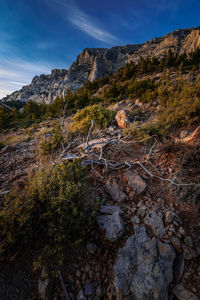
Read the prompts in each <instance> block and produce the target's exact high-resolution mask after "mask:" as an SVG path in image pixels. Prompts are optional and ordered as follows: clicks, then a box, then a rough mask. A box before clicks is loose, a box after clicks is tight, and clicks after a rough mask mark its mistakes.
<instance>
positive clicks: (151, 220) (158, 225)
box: [144, 210, 165, 238]
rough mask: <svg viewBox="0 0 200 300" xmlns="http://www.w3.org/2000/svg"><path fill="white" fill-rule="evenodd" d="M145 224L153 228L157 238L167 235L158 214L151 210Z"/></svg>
mask: <svg viewBox="0 0 200 300" xmlns="http://www.w3.org/2000/svg"><path fill="white" fill-rule="evenodd" d="M144 223H145V224H146V225H147V226H148V227H150V228H151V230H152V231H153V233H154V234H155V236H156V237H158V238H162V237H163V235H164V233H165V228H164V225H163V221H162V219H161V218H160V216H158V214H157V213H156V212H155V211H154V210H151V211H150V212H149V213H148V214H147V215H146V217H145V219H144Z"/></svg>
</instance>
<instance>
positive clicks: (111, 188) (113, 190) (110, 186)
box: [106, 179, 127, 202]
mask: <svg viewBox="0 0 200 300" xmlns="http://www.w3.org/2000/svg"><path fill="white" fill-rule="evenodd" d="M106 188H107V190H108V192H109V194H110V195H111V197H112V199H113V200H114V201H117V202H121V201H124V200H125V199H126V198H127V197H126V194H124V192H123V191H122V190H121V188H120V186H119V184H118V183H117V181H116V180H115V179H113V180H112V181H111V180H109V181H108V182H107V183H106Z"/></svg>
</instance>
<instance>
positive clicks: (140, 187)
mask: <svg viewBox="0 0 200 300" xmlns="http://www.w3.org/2000/svg"><path fill="white" fill-rule="evenodd" d="M125 177H126V179H127V181H128V185H129V186H130V187H131V188H132V189H133V190H134V191H136V192H137V193H138V194H140V193H142V192H144V190H145V189H146V187H147V184H146V182H145V181H144V180H143V179H142V177H141V176H140V175H138V174H136V173H133V172H132V171H130V170H129V171H127V172H126V173H125Z"/></svg>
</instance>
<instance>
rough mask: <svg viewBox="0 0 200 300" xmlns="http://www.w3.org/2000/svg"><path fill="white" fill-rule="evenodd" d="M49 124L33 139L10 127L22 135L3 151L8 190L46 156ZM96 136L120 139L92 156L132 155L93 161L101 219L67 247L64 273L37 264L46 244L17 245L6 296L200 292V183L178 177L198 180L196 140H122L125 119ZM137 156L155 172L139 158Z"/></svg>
mask: <svg viewBox="0 0 200 300" xmlns="http://www.w3.org/2000/svg"><path fill="white" fill-rule="evenodd" d="M122 115H123V114H122ZM45 126H46V127H48V126H49V125H48V124H46V123H45V124H43V125H40V126H39V127H38V128H36V129H35V131H34V134H32V135H31V137H29V138H26V139H23V138H21V139H20V138H19V137H18V138H17V139H16V135H17V136H20V135H25V131H23V130H22V131H21V132H20V131H18V132H17V133H16V132H11V133H10V132H9V133H5V136H4V137H3V139H4V140H5V139H6V138H7V137H8V135H9V136H10V135H11V136H12V137H13V136H14V137H15V139H14V141H15V142H14V143H12V142H10V144H9V145H7V146H5V147H4V148H3V149H2V150H1V152H0V169H1V178H0V183H1V195H3V194H5V193H8V192H9V191H10V189H11V188H13V187H14V188H23V180H24V179H25V177H26V175H27V174H28V172H29V170H30V169H31V168H37V167H38V165H39V164H40V159H39V154H38V150H37V145H38V143H39V140H40V138H41V135H40V134H39V132H41V128H42V127H45ZM43 132H44V135H48V130H43ZM185 134H186V135H187V136H189V133H185ZM195 137H196V136H195ZM95 138H96V140H98V141H100V140H101V141H102V140H103V141H104V142H105V141H114V142H112V143H109V144H105V143H104V144H102V145H103V146H102V148H101V147H99V148H98V146H96V145H94V147H93V146H91V147H90V150H89V151H88V152H87V151H86V154H87V158H88V155H90V157H91V159H92V158H93V154H92V152H95V153H96V155H98V156H99V155H101V158H103V159H104V162H105V161H106V162H107V163H109V162H111V161H112V162H115V163H122V162H128V163H129V165H128V164H126V165H123V167H122V168H115V167H113V168H112V167H111V166H110V165H108V167H106V166H105V164H104V165H97V164H95V162H94V165H93V167H92V168H90V171H89V174H88V176H89V178H90V182H91V184H92V185H93V187H94V191H95V193H94V194H95V197H97V198H98V200H101V203H102V205H101V208H100V211H99V214H98V217H97V222H96V227H95V228H94V230H93V231H92V232H91V233H90V235H89V236H88V239H87V241H86V243H84V244H83V245H82V246H80V247H79V248H78V249H77V250H76V251H74V250H73V251H72V250H70V249H68V251H67V253H66V263H65V265H64V266H63V269H62V270H61V273H60V279H58V280H49V279H47V278H45V276H43V275H44V274H37V273H33V272H32V267H31V264H32V263H31V262H32V261H33V259H34V256H35V255H36V253H37V251H38V248H39V245H33V247H32V248H31V249H32V250H31V251H30V249H23V253H21V252H20V253H15V254H14V255H13V257H11V258H9V263H7V264H6V265H5V264H4V263H2V262H1V273H0V282H1V285H0V299H2V300H6V299H7V300H8V299H12V300H13V299H54V300H59V299H71V300H72V299H74V300H75V299H77V300H81V299H94V300H98V299H99V300H100V299H109V300H111V299H118V300H119V299H123V300H124V299H141V300H142V299H161V300H164V299H179V300H188V299H191V300H192V299H194V300H195V299H200V263H199V257H200V234H199V233H200V214H199V206H198V205H199V203H200V202H199V186H197V187H196V185H195V188H194V186H192V187H191V186H177V185H175V184H173V183H180V181H181V182H183V183H191V182H194V183H196V184H197V183H199V179H200V174H199V169H198V167H199V156H198V155H199V154H198V153H199V152H198V151H199V150H198V147H197V146H196V143H195V145H193V144H192V145H188V144H182V143H181V139H182V138H184V137H183V132H182V133H181V134H180V135H179V136H178V137H176V138H178V140H176V143H175V139H174V140H173V141H170V142H168V143H166V144H163V143H161V142H158V141H157V142H155V141H153V142H150V143H131V142H130V143H129V141H126V142H123V141H125V140H124V137H123V131H122V129H121V128H119V127H110V128H108V129H107V130H104V131H99V132H98V133H97V135H96V137H95ZM10 139H11V138H10ZM11 141H12V139H11ZM81 142H82V141H80V143H81ZM92 144H93V143H92V141H90V145H92ZM101 149H102V150H101ZM72 154H73V155H79V154H80V150H78V147H77V145H76V147H74V148H73V147H72V149H70V150H69V151H68V152H67V153H64V154H63V155H62V157H61V158H59V159H57V160H56V161H55V163H57V162H59V161H60V160H62V159H69V157H70V155H72ZM136 160H138V161H140V162H141V163H142V166H145V168H146V170H148V171H149V172H150V173H148V172H147V171H146V170H145V169H144V168H142V167H141V165H139V164H135V165H132V164H133V163H134V162H135V161H136ZM152 174H155V175H156V176H157V177H153V176H151V175H152ZM164 179H171V180H173V182H169V181H166V180H164ZM43 272H45V270H43ZM38 278H39V279H38ZM67 295H68V296H67ZM67 297H68V298H67Z"/></svg>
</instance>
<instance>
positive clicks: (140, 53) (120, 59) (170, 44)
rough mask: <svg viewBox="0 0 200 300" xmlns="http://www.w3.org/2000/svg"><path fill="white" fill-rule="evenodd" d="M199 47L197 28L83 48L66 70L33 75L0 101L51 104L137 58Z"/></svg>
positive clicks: (187, 50)
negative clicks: (113, 44)
mask: <svg viewBox="0 0 200 300" xmlns="http://www.w3.org/2000/svg"><path fill="white" fill-rule="evenodd" d="M199 46H200V27H196V28H187V29H177V30H175V31H172V32H171V33H167V34H166V35H164V36H162V37H156V38H153V39H151V40H149V41H146V42H144V43H142V44H128V45H124V46H114V47H112V48H85V49H84V50H83V51H82V52H81V53H80V54H79V55H78V56H77V59H76V61H75V62H73V63H72V65H71V66H70V68H69V70H65V69H53V70H52V71H51V74H48V75H44V74H42V75H39V76H35V77H34V78H33V79H32V82H31V83H30V84H29V85H26V86H24V87H22V89H20V90H18V91H15V92H14V93H12V94H10V95H7V96H6V97H4V98H2V99H1V100H0V101H3V102H10V101H22V102H27V101H28V100H30V99H32V100H34V101H36V102H38V103H41V102H45V103H51V102H52V101H53V100H54V99H55V98H56V97H57V96H65V94H66V92H67V89H70V90H72V91H76V90H77V89H78V88H80V87H81V86H83V84H84V83H85V82H86V81H88V80H90V81H94V80H96V79H98V78H100V77H102V76H107V75H109V74H110V73H115V72H117V71H118V70H119V69H120V68H121V67H123V66H125V65H126V64H127V63H130V62H134V63H137V62H138V60H139V59H140V57H143V58H147V57H153V56H156V57H158V58H162V57H163V56H164V55H165V54H166V53H167V52H168V51H169V50H171V51H172V52H174V53H177V54H183V53H186V54H189V53H190V52H193V51H195V50H196V49H197V48H198V47H199Z"/></svg>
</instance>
